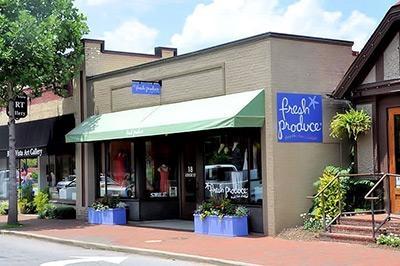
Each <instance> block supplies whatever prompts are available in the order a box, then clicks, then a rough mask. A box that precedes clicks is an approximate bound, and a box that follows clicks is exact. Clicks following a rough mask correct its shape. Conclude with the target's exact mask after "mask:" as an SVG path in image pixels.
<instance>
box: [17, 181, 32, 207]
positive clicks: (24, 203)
mask: <svg viewBox="0 0 400 266" xmlns="http://www.w3.org/2000/svg"><path fill="white" fill-rule="evenodd" d="M20 192H21V193H20V195H21V197H20V199H19V200H18V208H19V211H20V212H21V213H23V214H32V213H35V212H36V208H35V203H34V201H33V188H32V185H31V184H29V185H23V186H21V189H20Z"/></svg>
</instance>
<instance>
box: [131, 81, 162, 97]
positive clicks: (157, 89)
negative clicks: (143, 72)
mask: <svg viewBox="0 0 400 266" xmlns="http://www.w3.org/2000/svg"><path fill="white" fill-rule="evenodd" d="M132 93H133V94H147V95H160V94H161V81H160V82H154V81H140V80H133V81H132Z"/></svg>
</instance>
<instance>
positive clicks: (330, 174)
mask: <svg viewBox="0 0 400 266" xmlns="http://www.w3.org/2000/svg"><path fill="white" fill-rule="evenodd" d="M348 172H349V170H344V169H341V168H339V167H334V166H327V167H326V168H325V169H324V171H323V173H322V176H321V177H320V178H319V180H318V181H317V182H316V183H315V184H314V186H316V187H317V193H318V192H320V191H321V190H322V189H323V188H324V187H325V186H326V185H327V184H328V183H329V182H330V181H331V180H332V179H333V178H335V176H336V175H337V174H347V173H348ZM348 179H349V178H348V177H341V178H340V182H338V181H334V183H333V184H332V185H331V186H330V187H328V188H327V189H326V190H325V191H324V192H323V194H324V198H325V215H326V218H334V217H335V216H336V215H337V214H338V212H339V208H338V206H339V202H340V203H341V204H342V208H344V207H345V202H344V199H345V197H346V193H347V190H348V185H347V184H348ZM311 214H312V215H313V216H314V217H315V218H316V219H317V220H321V219H322V217H323V211H322V198H321V196H320V197H318V198H316V199H315V201H314V206H313V210H312V212H311Z"/></svg>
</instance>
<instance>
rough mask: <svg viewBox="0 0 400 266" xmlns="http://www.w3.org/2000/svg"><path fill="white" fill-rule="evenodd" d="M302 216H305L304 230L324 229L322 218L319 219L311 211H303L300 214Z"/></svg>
mask: <svg viewBox="0 0 400 266" xmlns="http://www.w3.org/2000/svg"><path fill="white" fill-rule="evenodd" d="M300 217H301V218H303V228H304V230H307V231H311V232H318V231H320V230H322V228H323V224H322V219H317V218H315V217H314V216H313V215H312V214H310V213H303V214H301V215H300Z"/></svg>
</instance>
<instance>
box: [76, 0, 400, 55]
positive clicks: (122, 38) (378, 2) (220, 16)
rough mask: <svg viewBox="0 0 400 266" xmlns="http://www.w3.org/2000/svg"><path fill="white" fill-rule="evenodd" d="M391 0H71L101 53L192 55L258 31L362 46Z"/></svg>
mask: <svg viewBox="0 0 400 266" xmlns="http://www.w3.org/2000/svg"><path fill="white" fill-rule="evenodd" d="M395 2H396V1H395V0H75V6H76V7H78V8H79V9H80V10H81V12H82V13H84V14H85V15H86V16H87V20H88V25H89V28H90V33H89V34H88V35H87V36H86V37H87V38H93V39H102V40H105V48H106V49H107V50H116V51H127V52H138V53H154V47H157V46H165V47H175V48H178V54H183V53H187V52H191V51H196V50H199V49H202V48H206V47H210V46H213V45H218V44H222V43H226V42H229V41H234V40H238V39H241V38H245V37H249V36H253V35H256V34H259V33H264V32H269V31H272V32H281V33H290V34H299V35H307V36H314V37H324V38H332V39H341V40H349V41H354V46H353V50H355V51H359V50H361V49H362V47H363V46H364V44H365V42H366V41H367V40H368V38H369V37H370V35H371V34H372V32H373V31H374V30H375V28H376V27H377V25H378V23H379V22H380V21H381V19H382V18H383V17H384V15H385V13H386V12H387V11H388V10H389V8H390V7H391V6H392V5H393V4H394V3H395Z"/></svg>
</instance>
